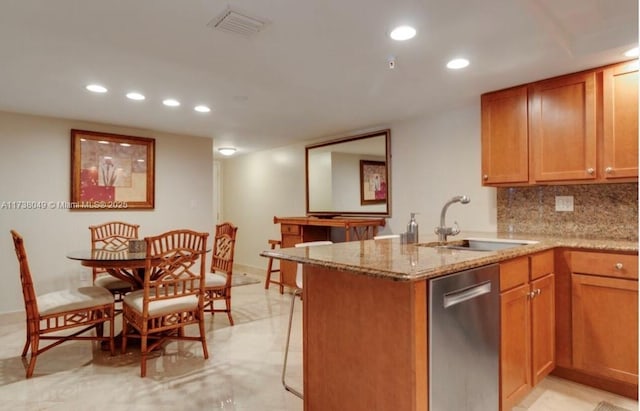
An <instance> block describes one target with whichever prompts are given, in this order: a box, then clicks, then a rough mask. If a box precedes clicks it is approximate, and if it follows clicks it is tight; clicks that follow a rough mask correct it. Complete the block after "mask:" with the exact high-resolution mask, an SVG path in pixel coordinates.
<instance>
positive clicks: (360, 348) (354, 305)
mask: <svg viewBox="0 0 640 411" xmlns="http://www.w3.org/2000/svg"><path fill="white" fill-rule="evenodd" d="M463 234H466V235H465V236H462V235H461V236H460V237H459V238H469V237H474V236H475V237H479V236H481V237H485V238H486V237H494V238H495V237H497V236H496V235H495V234H494V235H487V234H486V233H482V234H481V235H480V234H478V233H463ZM511 238H513V237H511ZM523 238H526V239H528V240H537V241H539V242H538V243H535V244H529V245H524V246H519V247H514V248H510V249H508V250H502V251H490V252H477V251H468V250H458V249H447V248H442V247H433V246H429V245H434V244H435V243H434V244H420V245H414V244H401V243H400V241H399V240H398V239H393V240H376V241H374V240H366V241H351V242H346V243H339V244H333V245H330V246H321V247H312V248H299V249H295V248H285V249H280V250H267V251H264V252H263V253H262V254H261V255H263V256H265V257H273V258H278V259H282V260H286V261H291V262H296V263H303V264H304V265H305V269H304V291H303V304H304V310H303V336H304V350H303V364H304V409H305V410H306V411H315V410H323V411H330V410H342V409H349V410H389V409H394V410H411V411H413V410H419V411H426V410H428V407H429V405H428V404H429V399H428V392H429V385H430V384H429V381H428V375H429V374H428V372H427V370H428V368H429V364H428V349H427V347H428V318H429V317H428V309H429V301H428V290H429V282H430V281H431V280H433V279H436V278H439V277H443V276H445V275H448V274H452V273H456V272H460V271H464V270H468V269H471V268H475V267H480V266H486V265H488V264H493V263H498V264H500V267H501V270H500V271H501V272H500V275H501V278H500V281H501V287H500V288H501V291H502V289H503V288H502V287H503V284H504V286H505V289H507V285H506V284H507V283H510V285H509V286H513V287H514V288H513V289H512V290H511V291H515V290H516V289H517V288H518V287H519V286H520V284H519V283H517V281H516V280H515V277H516V276H518V274H517V273H515V274H514V272H513V271H511V270H506V269H505V270H502V267H503V263H506V262H520V261H522V262H524V263H525V264H524V267H525V268H524V270H526V271H525V273H524V274H525V277H526V279H525V281H527V285H526V286H527V287H529V285H528V280H529V278H528V277H529V276H528V274H529V267H531V270H532V272H533V271H535V270H536V269H537V266H536V265H535V264H533V265H532V264H531V263H529V261H536V260H530V258H531V257H530V256H536V255H544V256H545V257H546V256H549V257H551V258H550V259H546V258H545V260H544V261H545V262H548V261H551V265H549V264H543V265H545V267H547V268H548V269H549V270H554V271H555V286H556V289H557V292H556V294H555V295H556V298H555V310H551V312H552V313H553V312H555V318H556V323H555V324H556V325H555V329H556V333H555V335H554V336H555V341H557V343H556V345H555V347H556V349H555V352H553V353H552V354H551V355H552V360H551V365H552V366H551V367H547V369H548V370H547V371H546V372H547V373H548V372H549V371H551V370H552V369H553V365H554V364H557V365H558V366H557V367H556V371H557V370H558V369H559V370H560V371H561V373H560V374H559V375H561V376H562V377H564V378H569V379H572V380H574V381H578V382H581V383H585V384H589V385H595V386H599V387H600V388H603V389H607V390H609V391H614V392H617V393H618V394H622V395H626V396H629V397H634V395H635V396H636V397H637V373H638V371H637V351H638V349H637V344H638V342H637V322H638V321H637V318H638V317H637V276H638V274H637V273H638V265H637V253H638V243H637V242H635V241H608V240H588V239H561V240H558V239H550V238H542V237H537V236H526V237H523ZM574 252H575V253H578V252H580V253H585V254H591V253H593V254H595V253H601V254H598V255H601V256H603V257H605V258H604V259H601V260H602V261H606V262H607V263H609V262H611V265H612V267H608V266H607V267H604V266H602V267H601V270H603V271H606V272H605V273H603V274H602V275H611V276H616V275H617V276H619V277H618V278H616V279H615V281H616V284H618V283H620V282H624V287H619V289H629V290H632V291H631V292H628V293H626V294H617V297H616V298H617V299H620V298H627V297H628V298H630V299H631V301H632V300H633V298H635V305H633V304H632V303H631V304H630V305H629V307H628V311H630V313H629V315H628V316H626V317H624V319H623V321H625V324H626V323H629V324H632V325H633V324H634V319H635V327H636V328H635V337H633V335H634V333H633V329H631V330H629V332H628V336H625V337H624V338H627V337H628V338H629V340H628V341H625V342H624V344H625V345H626V346H631V347H635V348H631V349H629V350H628V352H629V353H630V354H629V355H633V354H632V353H633V351H635V355H636V357H635V362H634V361H633V359H631V360H628V359H627V358H625V359H624V360H622V362H620V359H619V358H618V359H614V360H613V365H611V364H609V363H608V362H607V361H608V360H609V358H607V357H606V354H603V356H604V357H602V358H600V357H598V356H597V354H598V353H595V354H596V355H595V356H594V358H596V357H598V358H596V360H600V359H602V361H601V362H600V363H597V364H596V363H595V362H594V363H591V364H587V366H585V367H582V366H581V365H580V364H579V362H578V360H580V356H581V352H582V351H580V352H579V350H584V349H585V348H584V347H581V344H584V342H582V341H576V339H577V338H579V336H578V335H577V334H575V333H574V334H571V329H572V327H571V324H570V323H567V321H568V322H571V321H574V322H575V321H578V320H580V318H581V317H580V316H581V315H591V314H592V313H591V312H590V311H589V312H583V313H576V312H575V308H574V313H573V314H574V316H575V317H577V318H573V319H572V312H571V304H570V299H571V289H572V286H571V284H572V277H580V278H582V277H588V276H586V275H582V274H580V273H577V272H576V271H575V270H578V269H579V268H577V266H576V268H575V269H573V268H572V266H571V255H572V253H574ZM578 257H581V256H579V255H576V257H575V259H576V261H578ZM618 257H620V259H617V258H618ZM518 265H519V264H518ZM504 266H505V267H511V266H512V265H504ZM583 271H584V270H583ZM587 274H589V273H587ZM504 275H509V276H512V277H509V278H505V277H504ZM552 278H553V277H552ZM599 278H604V277H599ZM612 281H614V280H612ZM574 284H575V283H574ZM574 287H575V285H574ZM634 287H635V290H636V291H635V292H633V289H634ZM574 289H575V288H574ZM527 290H529V289H528V288H527ZM535 291H536V290H535V289H534V290H533V294H534V295H535ZM582 291H584V290H582ZM504 294H506V293H504ZM502 295H503V294H502V293H501V296H502ZM586 295H587V293H584V292H583V293H582V298H583V303H584V302H586V301H587V300H586V299H585V297H586ZM530 298H533V297H530ZM626 301H629V300H626ZM619 318H623V317H619ZM575 326H576V324H575V323H574V327H575ZM551 327H552V329H553V324H552V325H551ZM631 328H633V326H632V327H631ZM551 334H552V335H553V334H554V333H553V332H552V333H551ZM525 335H530V334H527V333H525ZM550 338H552V339H551V344H554V340H553V337H550ZM634 338H635V339H634ZM561 344H563V345H566V344H568V346H569V348H568V349H567V348H566V346H565V347H564V348H562V349H559V347H561ZM552 347H553V346H552ZM522 349H523V350H524V349H525V347H522ZM551 351H554V350H553V349H552V350H551ZM523 357H524V358H527V359H529V361H530V357H529V356H528V355H523ZM509 358H510V357H509ZM501 360H502V362H503V364H502V365H503V366H506V364H505V361H507V360H510V359H505V358H504V357H502V356H501ZM616 361H618V362H616ZM596 362H597V361H596ZM621 364H622V365H621ZM516 365H517V364H516ZM625 367H627V368H628V369H622V368H625ZM616 371H617V372H618V374H616V373H615V372H616ZM520 374H522V375H524V376H526V378H525V380H526V381H525V382H524V383H523V385H518V384H516V382H517V381H515V380H514V378H515V377H517V376H519V375H520ZM530 375H531V369H530V368H527V369H525V370H524V371H522V372H520V373H514V374H513V375H509V376H506V375H502V378H501V379H500V382H501V387H502V389H501V392H500V393H499V395H500V404H501V409H505V410H506V409H510V407H511V406H512V405H513V404H514V402H513V401H517V399H518V398H521V397H520V395H524V394H526V393H527V392H528V390H530V388H531V387H532V385H533V383H532V379H531V377H530ZM545 375H546V374H545ZM514 376H515V377H514ZM543 376H544V375H542V377H543ZM542 377H541V378H542ZM511 386H515V387H517V390H514V392H515V394H513V395H511V392H510V391H509V392H507V389H509V390H510V389H511ZM503 391H504V392H503ZM463 392H464V390H463V389H462V387H461V388H460V393H461V395H462V393H463ZM634 393H635V394H634ZM496 395H498V393H496ZM516 403H517V402H516Z"/></svg>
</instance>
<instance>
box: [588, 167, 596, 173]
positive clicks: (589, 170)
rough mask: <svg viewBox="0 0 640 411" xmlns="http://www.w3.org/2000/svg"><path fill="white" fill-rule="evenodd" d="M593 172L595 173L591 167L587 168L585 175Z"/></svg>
mask: <svg viewBox="0 0 640 411" xmlns="http://www.w3.org/2000/svg"><path fill="white" fill-rule="evenodd" d="M594 171H596V170H594V169H593V167H589V168H587V173H588V174H593V172H594Z"/></svg>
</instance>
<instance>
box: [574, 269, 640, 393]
mask: <svg viewBox="0 0 640 411" xmlns="http://www.w3.org/2000/svg"><path fill="white" fill-rule="evenodd" d="M571 278H572V292H573V293H572V302H573V313H572V315H573V317H572V325H573V364H574V366H575V367H576V368H578V369H582V370H584V371H587V372H589V373H592V374H596V375H600V376H603V377H607V378H612V379H616V380H619V381H624V382H628V383H632V384H637V383H638V281H637V280H625V279H617V278H607V277H596V276H590V275H581V274H572V276H571Z"/></svg>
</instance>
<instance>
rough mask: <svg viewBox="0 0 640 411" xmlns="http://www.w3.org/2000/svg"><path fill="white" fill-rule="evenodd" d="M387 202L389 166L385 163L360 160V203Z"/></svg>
mask: <svg viewBox="0 0 640 411" xmlns="http://www.w3.org/2000/svg"><path fill="white" fill-rule="evenodd" d="M386 201H387V165H386V164H385V162H384V161H367V160H360V203H361V204H381V203H385V202H386Z"/></svg>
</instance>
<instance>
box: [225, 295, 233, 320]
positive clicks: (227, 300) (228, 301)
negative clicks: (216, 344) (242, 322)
mask: <svg viewBox="0 0 640 411" xmlns="http://www.w3.org/2000/svg"><path fill="white" fill-rule="evenodd" d="M227 293H231V290H227ZM225 304H226V305H227V317H229V324H231V325H233V317H231V295H227V297H226V298H225Z"/></svg>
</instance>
